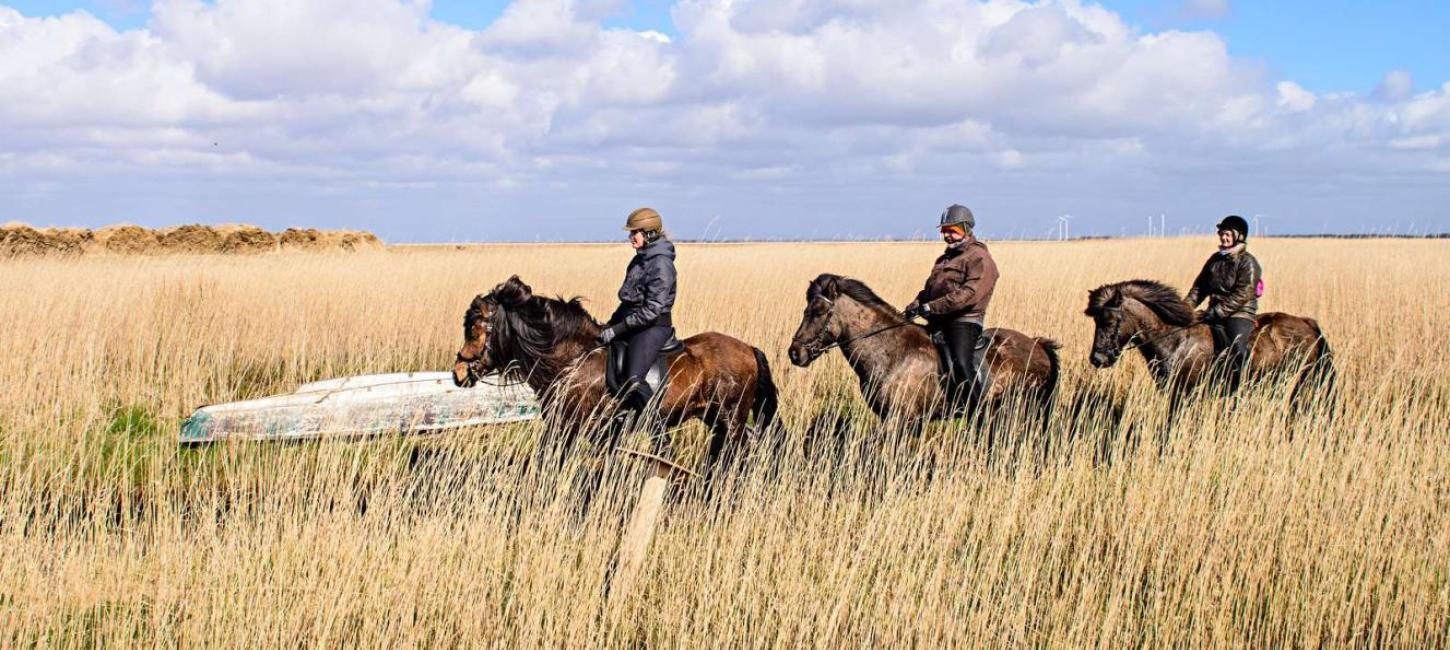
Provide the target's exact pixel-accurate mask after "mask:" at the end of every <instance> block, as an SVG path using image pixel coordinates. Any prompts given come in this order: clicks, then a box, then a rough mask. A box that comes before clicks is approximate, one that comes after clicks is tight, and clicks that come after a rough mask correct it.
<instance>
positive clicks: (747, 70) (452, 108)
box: [0, 0, 1450, 241]
mask: <svg viewBox="0 0 1450 650" xmlns="http://www.w3.org/2000/svg"><path fill="white" fill-rule="evenodd" d="M1383 5H1386V3H1365V2H1350V1H1347V0H1327V1H1312V0H1293V1H1284V2H1273V3H1268V2H1253V3H1248V2H1245V1H1244V0H1119V1H1115V0H1108V1H1105V2H1103V3H1095V2H1086V1H1083V2H1078V1H1075V0H1069V1H1064V2H1050V1H1046V2H1019V1H1016V0H990V1H988V2H973V1H966V0H951V1H932V0H927V1H920V2H909V1H900V0H839V1H836V2H826V1H820V0H681V1H679V2H675V3H668V2H660V1H656V0H634V2H630V1H628V0H574V1H570V0H516V1H515V2H511V3H509V2H462V1H448V2H445V1H443V0H439V1H438V2H434V3H429V2H427V1H426V0H417V1H398V0H216V1H214V2H203V1H199V0H159V1H157V2H155V3H154V4H147V3H145V2H137V1H133V0H99V1H97V2H89V3H87V2H64V1H45V0H41V1H25V0H20V1H17V0H0V221H5V220H11V219H13V220H20V221H26V222H29V223H33V224H37V225H87V226H98V225H103V224H107V223H115V222H132V223H140V224H143V225H169V224H176V223H187V222H197V221H201V222H248V223H256V224H260V225H263V226H267V227H274V228H280V227H286V226H290V225H310V226H319V227H352V228H367V229H371V230H374V231H376V232H378V233H379V234H381V235H383V236H384V237H385V238H387V239H389V240H390V241H470V240H581V239H582V240H600V239H611V238H617V237H619V236H620V235H619V231H618V223H619V222H620V221H622V219H623V217H624V215H625V214H626V213H627V212H628V211H629V210H630V209H632V208H634V207H637V206H639V205H646V204H648V205H653V206H655V207H657V208H659V209H660V211H661V212H662V213H664V215H665V217H666V220H667V222H668V223H669V224H671V226H672V230H673V231H674V232H675V234H676V236H677V237H685V238H755V239H767V238H861V237H919V236H923V235H929V234H931V233H932V231H933V226H934V223H935V219H936V215H937V214H938V213H939V212H940V211H941V209H942V207H944V206H945V205H946V204H948V203H952V202H961V203H965V204H967V205H969V206H971V207H972V208H973V209H974V210H975V211H976V212H977V214H978V220H979V222H980V230H981V232H982V233H983V234H984V235H986V236H988V237H998V238H1002V237H1043V236H1047V235H1048V234H1049V231H1051V230H1052V228H1053V226H1054V223H1055V222H1056V220H1057V218H1058V215H1061V214H1064V213H1069V214H1072V215H1073V217H1074V219H1073V221H1072V227H1073V231H1074V234H1104V235H1122V234H1129V235H1131V234H1141V233H1143V232H1144V231H1145V230H1146V227H1147V226H1146V221H1147V216H1148V215H1150V214H1153V215H1157V214H1166V215H1167V217H1166V220H1167V224H1168V230H1169V231H1170V232H1179V231H1181V230H1185V229H1190V230H1195V231H1206V230H1207V229H1208V227H1209V226H1210V225H1211V224H1212V223H1213V221H1214V220H1215V219H1216V218H1217V217H1219V216H1222V215H1223V214H1226V213H1229V212H1237V213H1241V214H1244V215H1246V216H1248V215H1254V214H1259V215H1262V219H1261V221H1262V224H1263V226H1264V228H1265V229H1266V230H1268V231H1269V232H1271V233H1272V232H1279V233H1288V232H1321V231H1340V232H1366V231H1376V232H1416V233H1418V232H1423V231H1432V232H1436V231H1450V44H1447V43H1450V39H1446V38H1445V34H1446V33H1447V32H1450V3H1445V2H1443V1H1439V0H1436V1H1419V2H1403V3H1394V6H1383Z"/></svg>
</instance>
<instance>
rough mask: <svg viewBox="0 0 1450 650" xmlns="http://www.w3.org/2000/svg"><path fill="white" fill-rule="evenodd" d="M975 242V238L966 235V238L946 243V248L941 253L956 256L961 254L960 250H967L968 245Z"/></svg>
mask: <svg viewBox="0 0 1450 650" xmlns="http://www.w3.org/2000/svg"><path fill="white" fill-rule="evenodd" d="M975 243H977V238H976V237H973V236H971V235H967V238H966V239H963V240H961V241H959V242H957V243H955V244H947V250H946V252H945V253H942V254H943V255H946V256H947V257H956V256H958V255H961V254H962V251H965V250H967V247H968V246H971V245H972V244H975Z"/></svg>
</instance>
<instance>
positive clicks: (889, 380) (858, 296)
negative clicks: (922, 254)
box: [790, 273, 1059, 426]
mask: <svg viewBox="0 0 1450 650" xmlns="http://www.w3.org/2000/svg"><path fill="white" fill-rule="evenodd" d="M982 335H983V336H984V337H986V338H987V340H988V341H989V344H988V347H987V350H986V358H985V360H984V361H983V363H985V364H986V365H988V366H989V367H990V368H991V372H990V376H991V382H990V384H991V385H990V387H989V388H988V389H987V390H985V391H982V393H983V394H982V395H981V398H980V399H981V406H982V407H983V408H984V409H992V408H996V407H998V406H999V405H1004V404H1021V405H1025V406H1028V407H1030V408H1031V409H1032V410H1033V411H1034V413H1033V415H1034V416H1036V415H1041V414H1045V413H1046V412H1047V410H1048V408H1049V407H1050V406H1051V405H1052V401H1053V398H1054V396H1055V394H1056V391H1057V379H1058V370H1059V366H1058V359H1057V350H1058V347H1059V346H1058V344H1057V343H1056V342H1054V341H1052V340H1050V339H1044V338H1037V337H1032V336H1027V335H1025V334H1023V333H1021V332H1017V331H1014V330H1009V329H1003V328H996V327H994V328H992V329H989V330H986V331H985V332H983V333H982ZM831 348H840V349H841V354H842V355H844V356H845V357H846V362H847V363H849V364H850V365H851V369H852V370H854V371H855V372H856V377H857V379H858V381H859V383H860V386H861V394H862V396H863V397H865V398H866V404H867V405H868V406H870V407H871V410H872V411H873V412H874V413H876V415H877V417H880V418H882V419H883V420H897V421H901V422H903V423H905V424H907V425H908V426H916V425H919V424H920V423H921V422H923V421H925V420H934V419H943V418H949V417H952V416H953V415H955V414H956V413H957V412H958V411H957V410H956V409H955V408H954V407H953V405H950V404H948V403H947V401H946V399H944V395H943V390H942V385H941V382H940V380H939V374H938V368H939V363H938V359H937V354H936V352H935V350H934V349H933V347H932V342H931V338H930V337H929V336H928V335H927V333H926V330H925V329H924V328H922V327H921V326H919V325H916V324H915V323H913V322H911V321H909V320H907V319H906V318H905V316H903V315H902V313H901V312H898V311H896V309H895V308H893V307H892V306H891V305H889V304H887V302H886V301H885V300H882V299H881V298H880V297H879V296H877V295H876V293H875V292H874V291H872V290H871V288H870V287H867V286H866V285H865V283H863V282H861V281H859V280H853V279H851V278H846V277H841V276H839V275H832V274H830V273H823V274H821V275H820V277H817V278H816V279H815V280H813V281H812V282H811V283H810V286H809V287H808V288H807V289H806V309H805V315H804V316H803V317H802V318H801V324H800V327H799V328H797V329H796V333H795V336H794V337H793V338H792V339H791V345H790V360H791V363H794V364H795V365H797V366H800V367H802V368H804V367H806V366H809V365H811V363H812V362H814V361H815V360H816V359H817V358H819V357H820V356H821V354H823V353H824V352H826V351H827V350H830V349H831ZM1014 397H1019V398H1020V400H1014V399H1013V398H1014Z"/></svg>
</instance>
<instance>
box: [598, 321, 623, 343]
mask: <svg viewBox="0 0 1450 650" xmlns="http://www.w3.org/2000/svg"><path fill="white" fill-rule="evenodd" d="M616 336H619V333H618V332H615V331H614V326H613V325H611V326H609V327H606V328H604V329H603V330H601V331H600V332H599V336H598V337H597V338H595V339H594V340H596V341H598V342H599V344H600V345H609V342H610V341H613V340H614V337H616Z"/></svg>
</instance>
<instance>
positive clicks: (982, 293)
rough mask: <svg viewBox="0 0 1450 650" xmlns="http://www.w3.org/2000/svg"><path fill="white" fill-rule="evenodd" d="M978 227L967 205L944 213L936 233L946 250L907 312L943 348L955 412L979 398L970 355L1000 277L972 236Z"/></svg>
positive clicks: (989, 256)
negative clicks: (923, 323)
mask: <svg viewBox="0 0 1450 650" xmlns="http://www.w3.org/2000/svg"><path fill="white" fill-rule="evenodd" d="M976 225H977V220H976V217H975V216H973V215H972V211H971V210H968V209H967V208H966V206H962V205H952V206H951V207H948V208H947V209H946V210H945V211H943V212H942V213H941V222H940V224H939V225H938V228H939V229H940V230H941V236H942V241H945V242H946V244H947V249H946V251H945V252H943V253H942V254H941V256H940V257H937V258H936V263H935V264H934V265H932V267H931V275H930V276H928V277H927V279H926V286H925V287H923V288H922V290H921V292H920V293H918V294H917V295H916V300H913V301H911V304H910V305H907V306H906V310H905V315H906V318H907V319H908V320H910V319H913V318H916V317H917V316H925V317H926V322H927V326H926V329H927V332H928V333H930V334H931V336H932V339H933V340H941V341H942V342H944V343H945V348H946V353H947V354H946V356H947V371H948V378H949V380H948V391H947V395H948V401H949V402H950V403H951V404H952V405H953V406H957V407H960V406H969V405H971V404H974V403H976V401H977V400H978V398H979V397H980V396H979V395H978V394H977V392H978V391H977V386H976V372H975V371H974V369H973V364H972V353H973V351H974V350H975V349H976V347H977V339H979V338H981V336H982V327H983V326H984V325H985V324H986V320H987V305H988V304H990V303H991V302H992V290H993V288H994V287H996V286H997V277H998V274H997V263H996V262H994V261H993V260H992V253H991V252H990V251H988V250H987V245H986V244H984V243H982V241H981V240H979V239H977V238H976V236H975V235H974V234H973V233H972V230H973V229H974V228H976Z"/></svg>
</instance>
